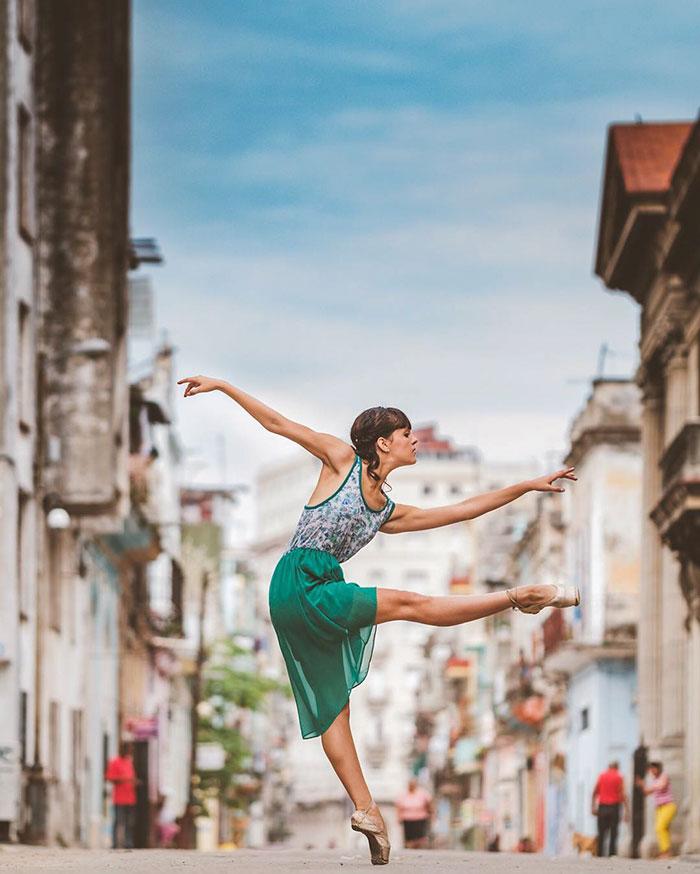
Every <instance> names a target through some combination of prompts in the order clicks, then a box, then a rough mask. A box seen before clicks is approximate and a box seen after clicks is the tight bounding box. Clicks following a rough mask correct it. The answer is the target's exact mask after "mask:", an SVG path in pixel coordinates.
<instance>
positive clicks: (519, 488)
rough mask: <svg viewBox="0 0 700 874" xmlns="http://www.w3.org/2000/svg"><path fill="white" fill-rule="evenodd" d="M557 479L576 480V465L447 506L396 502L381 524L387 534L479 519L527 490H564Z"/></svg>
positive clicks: (424, 529)
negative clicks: (411, 504)
mask: <svg viewBox="0 0 700 874" xmlns="http://www.w3.org/2000/svg"><path fill="white" fill-rule="evenodd" d="M558 479H569V480H575V479H576V477H575V476H574V468H573V467H566V468H564V469H562V470H558V471H556V473H550V474H548V475H547V476H541V477H538V478H537V479H531V480H525V481H524V482H521V483H516V484H515V485H512V486H506V487H505V488H504V489H498V490H497V491H495V492H486V493H485V494H483V495H475V496H474V497H473V498H467V499H466V500H465V501H460V502H459V503H458V504H449V505H448V506H447V507H431V508H429V509H423V508H422V507H412V506H410V505H409V504H397V505H396V508H395V509H394V512H393V513H392V514H391V518H390V519H389V521H388V522H385V523H384V525H382V527H381V530H382V531H383V532H384V533H385V534H400V533H401V532H402V531H426V530H427V529H428V528H441V527H442V526H443V525H453V524H454V523H455V522H466V521H467V520H468V519H476V518H477V516H483V515H484V513H490V512H491V510H497V509H498V508H499V507H503V506H505V504H510V502H511V501H515V500H516V498H520V497H522V496H523V495H525V494H527V493H528V492H563V491H564V489H563V488H562V487H561V486H555V485H554V481H555V480H558Z"/></svg>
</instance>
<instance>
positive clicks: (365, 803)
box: [355, 798, 377, 813]
mask: <svg viewBox="0 0 700 874" xmlns="http://www.w3.org/2000/svg"><path fill="white" fill-rule="evenodd" d="M376 806H377V802H376V801H375V800H374V798H370V799H369V801H365V800H363V801H362V802H361V803H359V804H358V803H355V810H361V811H362V813H367V811H368V810H370V809H371V808H372V807H376Z"/></svg>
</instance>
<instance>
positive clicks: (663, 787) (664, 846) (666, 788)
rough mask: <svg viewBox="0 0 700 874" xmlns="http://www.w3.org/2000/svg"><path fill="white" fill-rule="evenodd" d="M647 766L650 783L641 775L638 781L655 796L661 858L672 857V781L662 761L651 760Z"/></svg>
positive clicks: (673, 808)
mask: <svg viewBox="0 0 700 874" xmlns="http://www.w3.org/2000/svg"><path fill="white" fill-rule="evenodd" d="M647 768H648V770H649V773H650V774H651V776H652V782H651V783H650V785H649V786H647V785H646V784H645V783H644V780H643V779H642V778H641V777H637V780H636V783H637V786H639V788H640V789H641V790H642V792H643V793H644V794H645V795H653V796H654V806H655V807H656V821H655V823H654V829H655V831H656V840H657V841H658V844H659V859H670V858H671V822H672V820H673V817H674V816H675V815H676V805H675V803H674V801H673V793H672V792H671V783H670V780H669V779H668V774H664V773H663V770H664V766H663V765H662V764H661V762H649V765H648V766H647Z"/></svg>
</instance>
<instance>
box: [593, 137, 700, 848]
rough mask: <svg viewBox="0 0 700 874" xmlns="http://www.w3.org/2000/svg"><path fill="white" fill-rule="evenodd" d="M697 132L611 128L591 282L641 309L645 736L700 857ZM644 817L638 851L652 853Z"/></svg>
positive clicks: (685, 836) (679, 822) (679, 830)
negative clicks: (668, 780)
mask: <svg viewBox="0 0 700 874" xmlns="http://www.w3.org/2000/svg"><path fill="white" fill-rule="evenodd" d="M699 252H700V123H699V122H697V121H696V122H695V123H693V122H690V121H688V122H678V123H650V124H646V123H639V124H613V125H611V126H610V128H609V130H608V141H607V153H606V158H605V175H604V179H603V188H602V192H601V200H600V221H599V234H598V246H597V253H596V267H595V270H596V273H597V274H598V276H600V277H601V279H602V280H603V282H604V284H605V285H606V286H607V287H608V288H610V289H613V290H619V291H624V292H626V293H627V294H629V295H630V296H631V297H633V298H634V300H636V301H637V302H638V303H639V304H640V340H639V349H640V359H641V361H640V367H639V370H638V372H637V382H638V384H639V387H640V388H641V391H642V452H643V469H644V484H643V491H642V505H641V513H642V543H643V551H642V569H641V587H640V598H639V601H640V625H639V645H638V654H639V709H640V729H641V731H640V736H641V738H642V739H643V742H644V743H645V744H646V745H647V746H648V754H649V756H650V757H651V758H653V759H661V760H662V761H663V762H664V766H665V770H666V771H667V773H668V774H669V775H670V778H671V785H672V787H673V791H674V794H675V796H676V799H677V800H678V802H679V804H678V808H679V813H678V816H677V817H676V819H675V822H674V840H675V843H676V845H677V846H679V847H683V848H684V849H685V850H686V852H695V853H697V852H700V461H699V459H700V262H699V260H698V259H699V256H698V253H699ZM652 831H653V829H652V828H651V820H650V819H649V817H647V839H646V840H645V841H644V843H643V851H644V852H646V851H648V850H649V848H650V845H651V844H653V843H654V839H653V835H652Z"/></svg>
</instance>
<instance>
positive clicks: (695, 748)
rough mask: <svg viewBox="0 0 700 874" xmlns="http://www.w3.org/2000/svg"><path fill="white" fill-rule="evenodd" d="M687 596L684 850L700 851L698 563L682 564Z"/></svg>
mask: <svg viewBox="0 0 700 874" xmlns="http://www.w3.org/2000/svg"><path fill="white" fill-rule="evenodd" d="M684 572H685V574H686V585H687V591H688V592H689V593H690V597H689V608H690V609H689V619H690V634H689V640H688V684H687V689H688V707H687V718H688V722H687V728H686V749H685V762H686V774H687V789H686V799H687V807H688V814H687V820H686V828H685V841H684V844H683V850H684V852H686V853H700V564H696V562H694V561H691V560H688V561H686V563H685V566H684Z"/></svg>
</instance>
